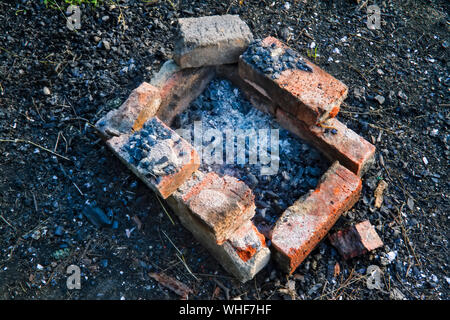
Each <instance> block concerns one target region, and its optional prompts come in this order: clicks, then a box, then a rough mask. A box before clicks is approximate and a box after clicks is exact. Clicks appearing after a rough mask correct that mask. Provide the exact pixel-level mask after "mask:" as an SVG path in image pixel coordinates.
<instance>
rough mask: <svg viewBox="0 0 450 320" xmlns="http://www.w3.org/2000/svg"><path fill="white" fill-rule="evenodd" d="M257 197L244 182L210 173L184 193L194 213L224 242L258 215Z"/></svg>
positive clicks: (217, 240) (218, 240)
mask: <svg viewBox="0 0 450 320" xmlns="http://www.w3.org/2000/svg"><path fill="white" fill-rule="evenodd" d="M254 198H255V196H254V195H253V192H252V191H251V189H250V188H249V187H248V186H247V185H246V184H245V183H244V182H242V181H239V180H238V179H236V178H234V177H230V176H224V177H220V176H218V175H217V174H216V173H214V172H210V173H208V174H207V175H205V177H204V178H203V179H202V180H201V181H200V182H199V183H198V184H197V185H195V186H193V187H192V188H191V189H190V190H189V191H188V192H186V193H185V194H184V195H183V200H184V201H185V202H186V204H187V206H188V208H189V210H190V212H191V213H192V215H194V216H195V217H196V218H197V219H199V221H201V222H202V223H203V224H204V225H205V227H206V228H207V230H209V232H211V234H213V237H214V238H215V240H216V242H217V243H218V244H222V243H223V242H224V241H226V240H227V239H229V238H230V237H231V235H232V233H233V232H234V231H236V230H237V229H238V228H239V227H240V226H241V225H242V224H243V223H245V222H246V221H248V220H250V219H251V218H252V217H253V216H254V215H255V203H254Z"/></svg>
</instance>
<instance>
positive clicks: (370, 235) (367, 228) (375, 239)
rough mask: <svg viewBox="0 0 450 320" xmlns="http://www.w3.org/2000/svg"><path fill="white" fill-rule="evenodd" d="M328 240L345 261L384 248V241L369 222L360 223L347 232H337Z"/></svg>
mask: <svg viewBox="0 0 450 320" xmlns="http://www.w3.org/2000/svg"><path fill="white" fill-rule="evenodd" d="M328 238H329V240H330V242H331V244H332V245H333V246H334V247H335V248H336V249H337V251H338V252H339V254H340V255H341V256H342V257H343V258H344V259H345V260H347V259H351V258H354V257H356V256H360V255H362V254H365V253H367V252H369V251H372V250H375V249H377V248H379V247H381V246H383V241H382V240H381V239H380V237H379V236H378V234H377V232H376V231H375V228H374V227H373V226H372V225H371V224H370V221H369V220H365V221H363V222H360V223H358V224H356V225H353V226H351V227H349V228H347V229H345V230H340V231H337V232H335V233H333V234H331V235H329V236H328Z"/></svg>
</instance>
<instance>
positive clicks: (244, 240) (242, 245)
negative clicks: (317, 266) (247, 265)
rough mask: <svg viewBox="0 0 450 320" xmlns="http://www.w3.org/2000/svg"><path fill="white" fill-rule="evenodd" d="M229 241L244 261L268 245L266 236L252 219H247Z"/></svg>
mask: <svg viewBox="0 0 450 320" xmlns="http://www.w3.org/2000/svg"><path fill="white" fill-rule="evenodd" d="M228 242H229V243H230V244H231V245H232V246H233V248H234V249H235V250H236V253H237V254H238V255H239V257H240V258H241V259H242V260H243V261H244V262H247V261H248V260H250V259H251V258H252V257H253V256H254V255H255V254H256V253H257V252H258V251H260V250H261V249H262V248H264V247H266V239H265V237H264V236H263V235H262V234H261V233H259V231H258V229H256V227H255V225H254V224H253V223H252V222H251V221H247V222H246V223H244V224H243V225H242V226H241V227H239V229H238V230H236V231H235V232H234V233H233V234H232V235H231V237H230V239H228Z"/></svg>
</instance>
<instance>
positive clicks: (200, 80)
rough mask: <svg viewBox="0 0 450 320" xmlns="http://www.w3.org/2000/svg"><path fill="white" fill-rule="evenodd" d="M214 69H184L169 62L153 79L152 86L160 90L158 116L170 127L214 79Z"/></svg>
mask: <svg viewBox="0 0 450 320" xmlns="http://www.w3.org/2000/svg"><path fill="white" fill-rule="evenodd" d="M214 76H215V69H214V68H213V67H203V68H191V69H183V70H181V69H180V67H179V66H178V65H177V64H175V62H173V61H172V60H169V61H167V62H166V63H164V65H163V66H162V67H161V70H160V71H159V72H158V73H157V74H156V75H155V76H154V77H153V78H152V80H151V82H150V83H151V84H152V85H153V86H155V87H157V88H159V90H160V94H161V106H160V108H159V109H158V112H157V113H156V115H157V116H158V118H160V119H161V120H162V121H164V122H165V123H167V124H168V125H170V124H171V123H172V121H173V118H174V117H175V116H176V115H177V114H179V113H181V112H183V111H184V110H185V109H186V108H187V107H188V106H189V104H190V103H191V102H192V101H193V100H195V99H196V98H197V97H198V96H199V95H200V94H201V93H202V92H203V90H204V89H205V88H206V86H207V84H208V83H209V82H210V81H211V80H212V78H214Z"/></svg>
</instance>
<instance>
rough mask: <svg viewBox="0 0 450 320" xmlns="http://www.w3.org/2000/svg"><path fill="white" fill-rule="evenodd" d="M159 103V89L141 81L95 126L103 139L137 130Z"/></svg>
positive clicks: (152, 114)
mask: <svg viewBox="0 0 450 320" xmlns="http://www.w3.org/2000/svg"><path fill="white" fill-rule="evenodd" d="M160 104H161V95H160V92H159V89H158V88H156V87H154V86H152V85H151V84H149V83H147V82H143V83H142V84H141V85H140V86H139V87H137V88H136V89H134V90H133V91H132V92H131V93H130V95H129V97H128V98H127V100H126V101H125V102H124V103H123V104H122V105H121V106H120V107H119V108H117V109H114V110H111V111H110V112H108V113H107V114H106V115H105V116H104V117H103V118H101V119H100V120H99V121H98V122H97V123H96V128H97V129H98V131H99V133H100V135H101V136H102V137H103V138H105V139H108V138H109V137H111V136H119V135H120V134H127V133H130V132H131V131H132V130H139V129H140V128H141V127H142V125H143V124H144V123H145V122H146V121H147V120H148V119H149V118H151V117H153V116H154V115H155V114H156V112H157V111H158V108H159V106H160Z"/></svg>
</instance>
